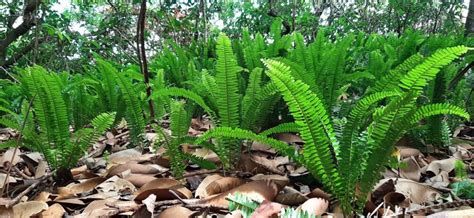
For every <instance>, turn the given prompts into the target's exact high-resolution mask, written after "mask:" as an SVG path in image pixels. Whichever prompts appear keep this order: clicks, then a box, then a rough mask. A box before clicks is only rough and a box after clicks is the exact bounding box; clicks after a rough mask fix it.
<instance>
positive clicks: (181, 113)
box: [170, 101, 191, 140]
mask: <svg viewBox="0 0 474 218" xmlns="http://www.w3.org/2000/svg"><path fill="white" fill-rule="evenodd" d="M190 125H191V116H190V114H189V113H188V112H187V111H186V110H185V108H184V102H180V101H174V102H172V103H171V115H170V129H171V135H172V136H173V137H174V138H176V139H178V140H179V139H180V138H182V137H184V136H186V135H187V134H188V130H189V126H190Z"/></svg>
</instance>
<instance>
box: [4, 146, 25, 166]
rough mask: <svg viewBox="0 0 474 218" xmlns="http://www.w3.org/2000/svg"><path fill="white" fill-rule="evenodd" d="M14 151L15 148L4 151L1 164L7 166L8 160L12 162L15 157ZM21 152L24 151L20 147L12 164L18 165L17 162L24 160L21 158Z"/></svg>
mask: <svg viewBox="0 0 474 218" xmlns="http://www.w3.org/2000/svg"><path fill="white" fill-rule="evenodd" d="M13 153H15V148H10V149H8V150H7V151H5V153H3V155H1V156H0V164H1V166H5V163H6V162H9V163H10V161H11V160H12V158H13ZM21 154H22V152H21V151H20V149H17V151H16V153H15V158H13V162H12V163H11V164H13V165H16V164H17V163H19V162H20V161H22V159H21V158H20V155H21Z"/></svg>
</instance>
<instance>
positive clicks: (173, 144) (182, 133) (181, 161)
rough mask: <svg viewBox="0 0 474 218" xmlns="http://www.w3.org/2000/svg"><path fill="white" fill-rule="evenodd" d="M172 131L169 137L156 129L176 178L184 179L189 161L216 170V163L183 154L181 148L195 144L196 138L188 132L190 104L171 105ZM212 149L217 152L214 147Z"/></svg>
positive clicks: (173, 103)
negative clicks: (162, 140)
mask: <svg viewBox="0 0 474 218" xmlns="http://www.w3.org/2000/svg"><path fill="white" fill-rule="evenodd" d="M170 107H171V108H170V110H171V113H170V130H171V135H170V136H168V135H167V134H166V133H165V132H164V131H163V130H161V129H159V128H155V129H156V131H157V132H158V133H160V135H161V136H162V138H163V139H164V141H165V143H164V144H165V146H166V152H165V155H166V156H168V157H169V158H170V165H171V170H172V172H173V175H174V176H175V177H178V178H179V177H182V176H183V174H184V170H185V168H186V166H187V164H188V160H189V161H191V162H193V163H195V164H197V165H199V166H201V167H202V168H206V169H215V168H216V166H215V164H214V163H212V162H210V161H207V160H205V159H203V158H201V157H198V156H195V155H193V154H191V153H185V152H183V150H182V148H181V146H182V145H183V144H185V143H186V144H193V143H194V140H195V138H194V137H190V136H188V130H189V127H190V125H191V118H192V117H191V113H190V111H191V109H190V104H187V105H186V104H185V103H184V102H183V101H172V102H171V104H170ZM211 149H213V150H215V148H214V147H212V148H211Z"/></svg>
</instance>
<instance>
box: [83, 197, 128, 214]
mask: <svg viewBox="0 0 474 218" xmlns="http://www.w3.org/2000/svg"><path fill="white" fill-rule="evenodd" d="M115 201H117V200H115V199H107V200H96V201H93V202H91V203H90V204H89V205H87V207H86V208H84V211H82V213H81V214H80V215H79V216H80V217H84V218H86V217H110V216H114V215H116V214H118V213H119V210H118V209H117V208H112V207H109V206H108V205H107V204H112V203H113V202H115Z"/></svg>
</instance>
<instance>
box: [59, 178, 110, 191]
mask: <svg viewBox="0 0 474 218" xmlns="http://www.w3.org/2000/svg"><path fill="white" fill-rule="evenodd" d="M104 181H105V178H101V177H96V178H92V179H86V180H84V181H81V182H80V183H77V184H70V185H67V186H66V188H69V189H70V190H71V191H72V192H73V193H74V194H79V193H84V192H90V191H92V190H94V188H95V187H96V186H97V185H98V184H100V183H102V182H104Z"/></svg>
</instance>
